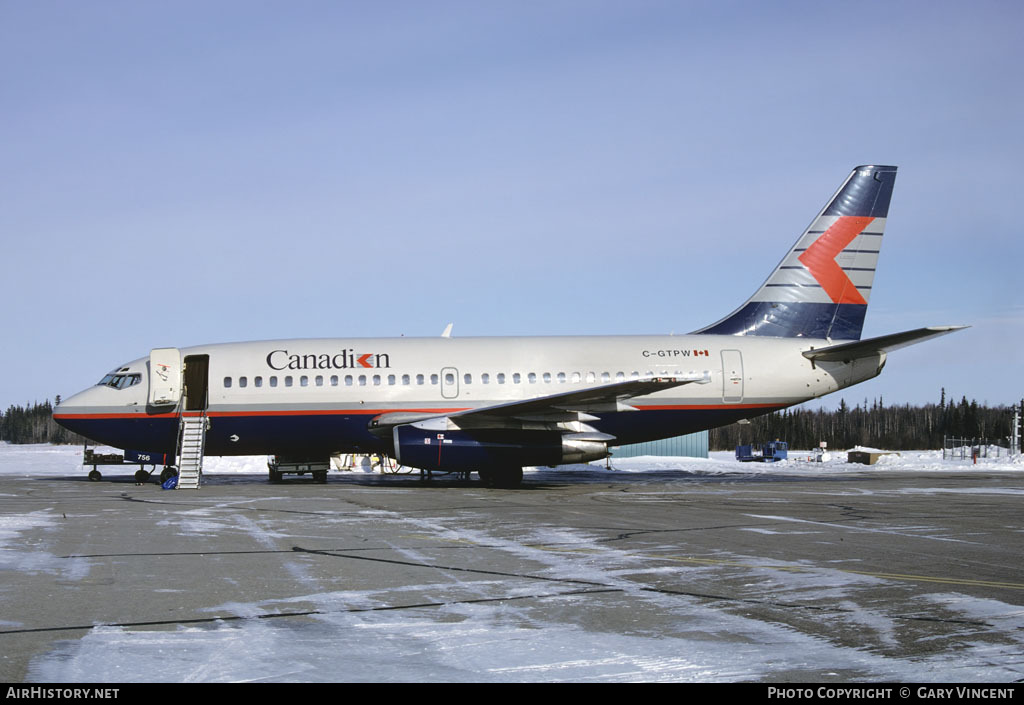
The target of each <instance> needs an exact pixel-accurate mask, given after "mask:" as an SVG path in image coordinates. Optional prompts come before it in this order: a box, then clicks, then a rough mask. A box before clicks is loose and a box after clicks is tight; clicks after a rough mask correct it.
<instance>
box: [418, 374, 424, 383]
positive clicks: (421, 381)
mask: <svg viewBox="0 0 1024 705" xmlns="http://www.w3.org/2000/svg"><path fill="white" fill-rule="evenodd" d="M424 382H426V377H424V376H423V375H416V384H423V383H424Z"/></svg>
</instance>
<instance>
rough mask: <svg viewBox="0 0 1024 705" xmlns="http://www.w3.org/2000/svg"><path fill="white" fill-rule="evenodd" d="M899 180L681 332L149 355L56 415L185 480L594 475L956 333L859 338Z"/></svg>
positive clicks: (827, 388) (835, 208) (855, 198)
mask: <svg viewBox="0 0 1024 705" xmlns="http://www.w3.org/2000/svg"><path fill="white" fill-rule="evenodd" d="M895 178H896V167H892V166H859V167H857V168H856V169H854V170H853V172H852V173H851V174H850V176H849V177H848V178H847V179H846V181H844V182H843V184H842V186H841V187H840V188H839V190H838V191H837V192H836V193H835V195H834V196H833V197H832V198H831V199H829V201H828V203H827V204H826V205H825V208H824V209H822V211H821V212H820V213H819V214H818V215H817V216H816V217H815V218H814V219H813V220H812V221H811V224H810V226H808V228H807V229H806V230H805V231H804V232H803V233H802V234H801V235H800V237H799V238H798V239H797V241H796V244H794V245H793V247H792V248H790V250H789V252H788V253H787V254H786V256H785V257H784V258H783V260H782V262H781V263H780V264H779V265H778V266H777V267H776V268H775V270H774V271H773V272H772V273H771V275H770V276H769V277H768V280H767V281H765V283H764V284H763V285H761V287H760V288H759V289H758V290H757V291H756V292H754V294H753V296H751V297H750V298H749V299H748V300H747V301H746V303H744V304H743V305H742V306H741V307H740V308H738V309H737V310H736V311H734V312H733V313H731V314H730V315H728V316H726V317H725V318H723V319H722V320H720V321H718V322H717V323H715V324H713V325H710V326H708V327H706V328H703V329H701V330H699V331H696V332H695V333H692V334H689V335H680V336H675V335H670V336H614V337H596V336H595V337H543V338H452V337H448V336H442V337H438V338H380V339H365V338H350V339H309V340H271V341H263V342H245V343H224V344H216V345H201V346H197V347H191V348H185V349H181V350H179V349H177V348H156V349H153V350H152V351H151V352H150V354H149V355H148V356H147V357H143V358H140V359H138V360H135V361H133V362H129V363H127V364H124V365H121V366H119V367H117V368H116V369H115V370H114V371H112V372H110V373H109V374H107V375H106V376H104V377H103V379H102V380H100V382H99V384H97V385H95V386H93V387H90V388H88V389H86V390H85V391H82V392H80V393H78V394H76V395H74V396H72V397H70V398H69V399H66V400H64V401H63V402H61V404H60V405H59V406H58V407H57V409H56V411H55V412H54V418H55V419H56V420H57V422H58V423H60V424H61V425H63V426H65V427H67V428H69V429H71V430H73V431H76V432H78V433H81V434H82V435H85V436H87V437H89V438H92V439H94V440H96V441H99V442H102V443H106V444H109V445H112V446H115V447H119V448H125V449H137V450H143V451H149V452H153V453H161V454H164V453H166V454H170V455H171V456H173V457H175V458H177V462H178V463H179V465H180V466H181V467H182V475H183V476H184V468H185V466H187V465H188V466H191V467H193V468H194V469H195V470H196V472H197V473H198V468H199V467H201V461H202V456H203V455H204V454H205V455H253V454H273V455H275V456H278V457H284V458H290V459H291V460H293V461H306V460H308V461H323V460H325V459H327V458H329V457H330V456H331V455H333V454H337V453H350V452H360V453H369V452H374V453H385V454H388V455H391V456H392V457H394V458H396V459H397V460H398V461H399V462H401V463H402V464H404V465H409V466H413V467H418V468H422V469H425V470H428V471H455V472H470V471H475V472H477V473H478V474H479V476H480V478H481V480H483V481H484V482H486V483H488V484H494V485H499V486H516V485H518V484H519V483H520V482H521V480H522V468H523V467H524V466H534V465H559V464H564V463H575V462H587V461H591V460H596V459H600V458H604V457H606V456H607V455H608V454H609V448H610V447H612V446H619V445H625V444H629V443H637V442H641V441H648V440H654V439H658V438H666V437H670V436H677V435H681V434H684V433H690V432H693V431H697V430H701V429H707V428H711V427H714V426H721V425H724V424H729V423H732V422H734V421H737V420H739V419H744V418H750V417H753V416H758V415H760V414H766V413H769V412H771V411H775V410H777V409H782V408H784V407H787V406H791V405H794V404H799V403H801V402H804V401H807V400H809V399H814V398H816V397H820V396H822V395H824V394H828V393H830V392H834V391H836V390H838V389H843V388H845V387H849V386H850V385H853V384H857V383H858V382H862V381H864V380H867V379H871V378H872V377H875V376H877V375H878V374H879V373H880V372H881V371H882V367H883V366H884V365H885V360H886V355H887V354H888V353H889V352H890V351H892V350H895V349H897V348H900V347H903V346H905V345H910V344H912V343H916V342H919V341H922V340H925V339H927V338H932V337H935V336H938V335H943V334H946V333H950V332H952V331H954V330H957V329H959V328H960V327H961V326H944V327H934V328H922V329H918V330H912V331H906V332H903V333H895V334H892V335H886V336H882V337H880V338H872V339H869V340H861V339H860V337H861V329H862V327H863V323H864V316H865V313H866V311H867V307H868V299H869V298H870V295H871V286H872V282H873V280H874V276H875V266H876V263H877V262H878V254H879V249H880V246H881V242H882V233H883V231H884V229H885V222H886V216H887V214H888V210H889V200H890V197H891V196H892V190H893V184H894V182H895ZM190 453H191V454H192V455H190ZM193 456H197V457H193ZM271 476H272V477H273V476H274V474H273V471H272V473H271Z"/></svg>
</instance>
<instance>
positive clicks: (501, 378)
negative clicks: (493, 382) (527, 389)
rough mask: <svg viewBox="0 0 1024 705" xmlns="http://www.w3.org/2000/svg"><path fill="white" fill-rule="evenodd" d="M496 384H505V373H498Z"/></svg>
mask: <svg viewBox="0 0 1024 705" xmlns="http://www.w3.org/2000/svg"><path fill="white" fill-rule="evenodd" d="M498 384H505V373H504V372H499V373H498Z"/></svg>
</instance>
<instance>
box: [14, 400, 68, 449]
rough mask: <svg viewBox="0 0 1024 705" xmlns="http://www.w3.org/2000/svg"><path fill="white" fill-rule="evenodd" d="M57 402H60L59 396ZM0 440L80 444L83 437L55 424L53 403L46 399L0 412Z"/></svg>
mask: <svg viewBox="0 0 1024 705" xmlns="http://www.w3.org/2000/svg"><path fill="white" fill-rule="evenodd" d="M57 403H58V404H59V403H60V396H58V397H57ZM0 441H7V442H8V443H75V444H81V443H84V442H85V438H84V437H82V436H79V435H78V434H77V433H72V432H71V431H69V430H67V429H66V428H64V427H62V426H58V425H57V422H56V421H54V420H53V405H52V404H50V400H49V399H47V400H46V401H44V402H43V403H42V404H40V403H39V402H36V403H35V404H32V405H29V404H25V406H13V405H12V406H9V407H8V408H7V411H5V412H2V413H0Z"/></svg>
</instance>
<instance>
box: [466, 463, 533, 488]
mask: <svg viewBox="0 0 1024 705" xmlns="http://www.w3.org/2000/svg"><path fill="white" fill-rule="evenodd" d="M476 474H477V475H479V476H480V481H481V482H482V483H484V485H486V486H487V487H496V488H498V489H503V490H514V489H516V488H517V487H519V486H520V485H522V484H523V469H522V468H495V469H487V470H477V471H476Z"/></svg>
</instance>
